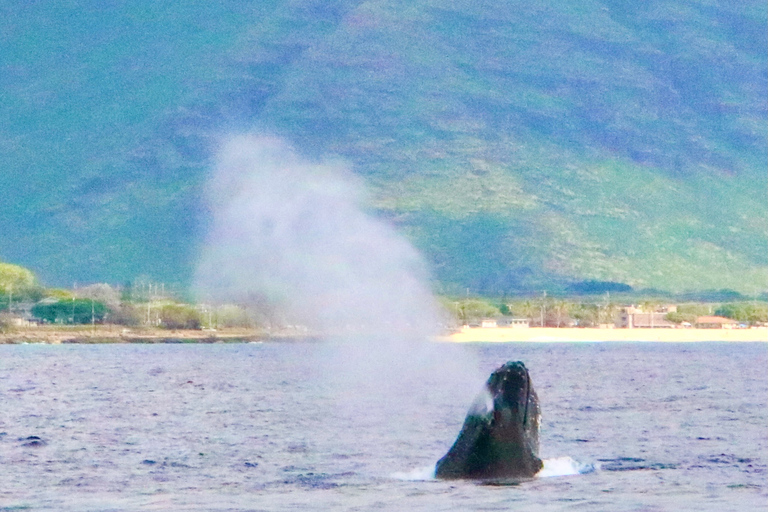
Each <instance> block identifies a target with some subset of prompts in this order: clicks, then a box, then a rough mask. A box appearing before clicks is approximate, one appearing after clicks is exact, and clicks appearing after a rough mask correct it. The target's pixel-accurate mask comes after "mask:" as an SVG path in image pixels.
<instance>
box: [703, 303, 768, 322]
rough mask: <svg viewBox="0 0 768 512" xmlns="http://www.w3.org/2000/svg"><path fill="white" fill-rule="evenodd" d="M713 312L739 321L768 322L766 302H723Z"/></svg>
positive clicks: (767, 305)
mask: <svg viewBox="0 0 768 512" xmlns="http://www.w3.org/2000/svg"><path fill="white" fill-rule="evenodd" d="M715 314H716V315H718V316H724V317H727V318H732V319H734V320H738V321H739V322H749V323H757V322H762V323H765V322H768V304H765V303H756V302H737V303H731V304H723V305H722V306H720V307H719V308H718V309H717V310H716V311H715Z"/></svg>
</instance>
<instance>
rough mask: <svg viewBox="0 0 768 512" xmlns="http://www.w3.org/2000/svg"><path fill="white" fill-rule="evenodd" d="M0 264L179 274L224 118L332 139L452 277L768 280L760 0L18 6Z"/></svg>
mask: <svg viewBox="0 0 768 512" xmlns="http://www.w3.org/2000/svg"><path fill="white" fill-rule="evenodd" d="M0 9H1V11H0V12H2V14H3V16H0V34H2V36H0V66H2V68H1V69H2V70H3V73H0V87H2V90H3V94H2V95H0V119H2V123H0V170H1V171H0V197H2V198H3V200H2V201H0V221H2V226H1V227H0V259H3V260H6V261H13V262H17V263H20V264H23V265H25V266H28V267H31V268H33V269H34V270H35V271H36V272H38V273H39V274H40V275H41V277H42V278H43V280H44V281H45V282H48V283H51V284H56V283H61V284H71V282H72V281H80V282H83V281H85V282H89V281H102V280H106V281H111V282H115V281H123V280H128V279H132V278H135V277H137V276H139V275H148V276H150V277H152V278H154V279H157V280H164V281H173V282H180V283H184V282H186V281H188V279H189V277H190V275H191V271H192V269H193V268H194V264H195V261H196V255H197V251H198V248H199V244H200V243H201V240H202V237H203V235H204V232H205V227H206V223H207V221H208V214H207V211H206V208H205V206H204V203H203V202H202V199H201V198H202V195H203V187H204V183H205V179H206V176H207V172H208V170H209V168H210V161H209V160H210V155H211V148H212V147H213V144H214V143H215V141H216V139H217V137H219V136H220V135H221V134H222V133H226V132H228V131H243V130H257V131H263V132H265V133H271V134H275V135H279V136H282V137H285V138H286V139H288V140H289V141H291V142H292V143H293V144H294V146H295V147H296V148H298V149H299V150H300V151H301V152H303V153H304V154H305V155H306V156H308V157H320V156H338V157H341V158H343V159H345V160H347V161H348V162H350V163H351V165H352V166H353V168H354V170H355V172H357V173H358V174H360V175H361V176H362V177H364V179H365V180H366V182H367V184H368V185H369V187H370V189H371V208H372V209H373V210H375V211H377V212H378V213H379V214H380V215H382V216H384V217H385V218H387V219H389V220H390V221H391V222H393V223H395V224H396V225H397V226H399V227H400V229H401V230H402V232H403V233H405V234H406V235H407V236H409V237H410V238H411V239H412V240H413V242H414V243H415V244H416V245H417V246H418V247H419V248H420V249H421V250H422V251H423V252H424V254H425V255H426V257H427V259H428V260H429V261H430V262H431V263H432V267H433V271H434V275H435V277H436V279H437V280H438V281H439V282H440V283H441V285H440V286H441V288H442V289H443V290H445V291H451V290H457V289H464V288H466V287H469V288H470V289H471V290H473V291H475V292H482V293H504V292H513V291H521V290H533V289H542V288H548V289H557V288H561V287H564V286H567V285H568V284H569V283H573V282H579V281H590V280H598V281H612V282H620V283H626V284H629V285H631V286H633V287H636V288H646V287H652V288H657V289H661V290H669V291H687V290H703V289H720V288H729V289H734V290H738V291H740V292H742V293H746V294H753V293H755V292H757V291H761V290H764V289H765V288H766V285H767V283H768V222H766V221H768V200H766V189H767V187H768V174H767V173H766V168H768V148H767V145H766V142H765V141H766V136H767V135H768V133H767V132H768V130H767V129H766V126H767V125H766V117H767V113H766V105H765V91H766V88H767V87H768V71H767V70H768V41H767V40H766V25H767V24H766V19H767V18H768V8H767V7H766V5H765V3H764V2H758V1H749V2H746V3H741V4H739V5H735V4H729V3H727V2H724V1H718V2H704V1H698V2H680V1H662V0H659V1H649V2H644V3H642V4H636V5H635V4H632V5H628V4H627V3H626V2H616V1H612V0H602V1H589V2H584V1H575V0H563V1H561V2H557V3H554V4H553V5H546V4H530V3H529V2H522V1H504V2H502V1H493V0H488V1H477V0H475V1H472V2H468V1H467V2H464V1H457V2H451V3H450V5H448V6H447V5H446V3H445V2H436V1H430V0H418V1H411V2H400V1H386V2H385V1H335V2H334V1H323V2H321V1H309V0H304V1H297V2H279V1H271V2H270V1H265V2H257V3H254V4H253V5H245V4H243V3H242V2H237V1H234V0H231V1H223V2H215V3H211V2H202V1H197V2H165V3H163V4H162V5H161V4H156V3H151V2H134V3H131V4H130V5H127V4H122V3H120V2H116V3H114V4H110V8H109V9H106V8H104V7H103V4H102V3H98V2H95V1H82V2H71V3H66V2H65V3H61V2H53V1H50V0H49V1H43V2H36V3H34V4H31V5H24V6H21V4H19V6H5V7H2V8H0Z"/></svg>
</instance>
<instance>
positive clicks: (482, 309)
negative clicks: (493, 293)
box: [441, 298, 501, 325]
mask: <svg viewBox="0 0 768 512" xmlns="http://www.w3.org/2000/svg"><path fill="white" fill-rule="evenodd" d="M441 302H442V304H443V308H445V310H446V311H448V312H449V313H450V314H451V315H452V316H453V317H454V318H456V319H457V320H458V321H459V322H460V323H462V324H464V325H467V324H474V323H478V322H480V321H481V320H482V319H484V318H493V317H498V316H501V311H500V310H499V308H498V307H496V306H494V305H493V304H492V303H491V302H490V301H488V300H484V299H476V298H471V299H461V300H455V301H454V300H450V299H447V298H443V299H442V300H441Z"/></svg>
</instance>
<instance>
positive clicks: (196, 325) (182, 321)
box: [159, 304, 201, 329]
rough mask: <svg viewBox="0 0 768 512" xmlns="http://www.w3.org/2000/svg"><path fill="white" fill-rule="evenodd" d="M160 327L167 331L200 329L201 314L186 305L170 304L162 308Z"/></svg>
mask: <svg viewBox="0 0 768 512" xmlns="http://www.w3.org/2000/svg"><path fill="white" fill-rule="evenodd" d="M159 316H160V325H161V326H162V327H163V328H165V329H200V324H201V321H200V320H201V319H200V313H199V312H198V311H197V310H196V309H195V308H193V307H192V306H188V305H186V304H169V305H167V306H163V307H162V308H160V315H159Z"/></svg>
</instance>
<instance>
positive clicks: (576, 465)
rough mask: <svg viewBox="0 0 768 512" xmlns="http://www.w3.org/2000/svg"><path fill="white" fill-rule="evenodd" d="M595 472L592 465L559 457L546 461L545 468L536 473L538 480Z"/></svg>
mask: <svg viewBox="0 0 768 512" xmlns="http://www.w3.org/2000/svg"><path fill="white" fill-rule="evenodd" d="M594 470H595V467H594V466H593V465H592V464H583V463H581V462H578V461H575V460H573V459H572V458H570V457H557V458H554V459H544V467H543V468H542V469H541V471H539V472H538V473H536V478H549V477H551V476H568V475H580V474H583V473H592V472H593V471H594Z"/></svg>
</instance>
